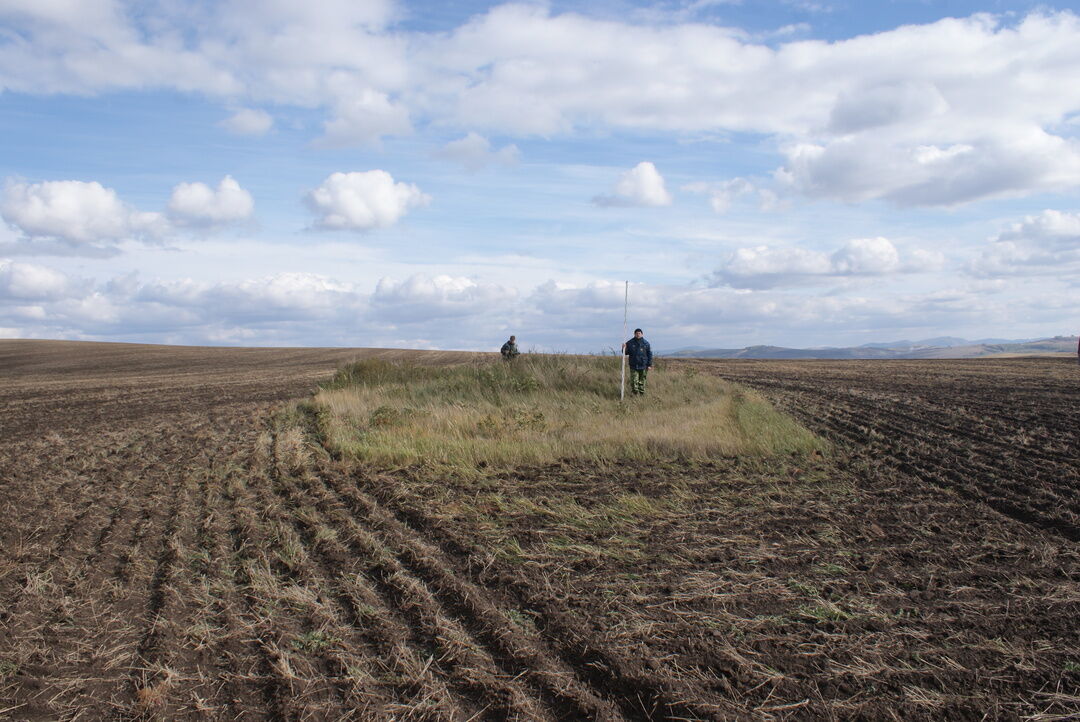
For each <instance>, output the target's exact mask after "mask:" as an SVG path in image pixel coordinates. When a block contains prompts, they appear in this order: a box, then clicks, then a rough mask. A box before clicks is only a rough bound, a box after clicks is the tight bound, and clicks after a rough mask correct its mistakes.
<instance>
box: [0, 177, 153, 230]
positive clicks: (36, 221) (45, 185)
mask: <svg viewBox="0 0 1080 722" xmlns="http://www.w3.org/2000/svg"><path fill="white" fill-rule="evenodd" d="M0 215H2V216H3V218H4V220H6V221H7V222H8V223H10V224H11V225H12V226H14V227H15V228H17V229H18V230H20V231H21V232H22V233H23V234H24V235H25V236H27V237H28V238H51V239H59V240H62V241H67V242H69V243H76V244H83V243H99V242H103V241H120V240H124V239H128V238H152V237H156V236H159V235H160V234H161V233H163V232H164V231H165V230H166V226H167V224H166V222H165V219H164V217H163V216H162V215H161V214H160V213H146V212H140V211H138V210H136V209H134V208H132V207H130V206H129V205H127V204H126V203H124V202H123V201H121V200H120V197H119V196H118V195H117V193H116V191H114V190H113V189H111V188H106V187H104V186H102V185H101V184H100V183H98V182H96V181H91V182H84V181H72V180H65V181H45V182H42V183H26V182H23V181H18V180H10V179H9V180H8V181H7V183H6V184H5V186H4V195H3V199H2V201H0Z"/></svg>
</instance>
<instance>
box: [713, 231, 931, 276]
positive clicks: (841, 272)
mask: <svg viewBox="0 0 1080 722" xmlns="http://www.w3.org/2000/svg"><path fill="white" fill-rule="evenodd" d="M943 263H944V257H943V256H942V255H941V254H940V253H939V252H936V251H926V250H923V249H912V250H911V251H910V252H909V253H907V254H906V255H905V256H901V254H900V252H899V251H898V250H897V248H896V246H895V245H894V244H893V242H892V241H890V240H889V239H888V238H882V237H876V238H853V239H851V240H849V241H847V242H846V243H844V245H843V246H841V247H840V248H839V249H837V250H836V251H834V252H833V253H831V254H829V253H822V252H820V251H813V250H808V249H805V248H799V247H797V246H796V247H777V246H764V245H763V246H753V247H748V248H738V249H736V250H734V251H733V252H732V253H730V254H729V255H728V257H727V258H726V259H725V260H724V262H723V264H722V265H721V266H720V268H718V269H717V270H716V271H714V272H713V274H712V279H711V280H712V283H713V284H714V285H718V286H721V285H722V286H731V287H733V288H752V289H765V288H777V287H783V286H796V285H806V284H809V283H821V282H823V281H829V280H836V279H838V278H842V277H855V276H883V275H888V274H895V273H922V272H928V271H933V270H937V269H939V268H940V267H941V265H942V264H943Z"/></svg>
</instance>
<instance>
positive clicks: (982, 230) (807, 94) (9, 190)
mask: <svg viewBox="0 0 1080 722" xmlns="http://www.w3.org/2000/svg"><path fill="white" fill-rule="evenodd" d="M0 220H2V223H0V338H53V339H81V340H97V341H129V342H145V343H169V344H189V345H239V346H350V347H397V348H440V349H468V350H494V349H498V347H499V346H500V345H501V344H502V342H503V341H504V340H505V339H506V337H507V336H509V335H510V334H515V335H516V336H517V338H518V342H519V346H520V347H521V348H522V349H523V350H536V351H556V352H587V353H592V352H597V353H603V352H607V351H610V350H611V349H613V348H616V347H617V346H618V344H619V342H620V341H621V340H622V335H623V331H622V329H623V311H624V299H625V297H626V295H627V286H626V283H627V282H628V283H629V287H628V295H629V318H628V321H629V324H630V328H631V329H632V328H634V327H635V326H640V327H642V328H643V329H644V330H645V334H646V337H647V338H649V339H650V341H651V342H652V345H653V347H654V348H656V349H661V350H663V349H668V350H673V349H677V348H683V347H688V346H702V347H709V348H739V347H743V346H750V345H760V344H767V345H778V346H792V347H820V346H849V345H859V344H862V343H869V342H884V341H894V340H899V339H912V340H918V339H924V338H931V337H937V336H946V335H947V336H959V337H964V338H968V339H979V338H1038V337H1046V336H1053V335H1059V334H1062V335H1064V334H1075V333H1077V331H1078V330H1080V313H1078V312H1077V309H1078V308H1080V6H1077V5H1076V4H1075V3H1066V2H1050V3H1035V2H1026V1H1018V0H1012V1H1006V0H983V1H982V2H975V1H973V0H954V1H943V0H880V1H878V2H855V0H741V1H740V0H665V1H663V2H634V1H632V0H599V1H597V2H589V3H577V2H568V1H552V2H546V3H545V2H510V3H495V2H482V1H480V0H464V1H459V2H455V1H453V0H441V1H438V2H418V1H414V2H404V1H397V2H395V1H394V0H367V1H360V2H357V1H355V0H320V1H319V2H313V3H297V2H294V1H293V0H221V1H218V0H192V1H191V2H178V1H175V0H143V1H141V2H134V1H129V0H0Z"/></svg>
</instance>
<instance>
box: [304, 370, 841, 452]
mask: <svg viewBox="0 0 1080 722" xmlns="http://www.w3.org/2000/svg"><path fill="white" fill-rule="evenodd" d="M617 371H618V367H617V366H616V364H615V361H614V359H612V358H610V357H606V358H600V357H595V358H589V357H572V356H558V355H534V354H528V355H525V356H521V357H519V358H518V359H516V360H515V361H514V362H512V363H505V362H501V361H495V362H480V363H473V364H461V365H456V366H440V367H435V366H421V365H416V364H409V363H391V362H387V361H381V360H364V361H359V362H356V363H353V364H350V365H348V366H346V367H344V368H342V369H341V370H340V371H339V372H338V374H337V375H336V376H335V377H334V379H333V380H332V381H330V382H329V383H327V384H325V385H324V386H323V387H322V388H321V389H320V390H319V391H318V392H317V393H316V395H315V398H314V407H315V411H316V412H317V413H316V416H317V418H318V419H319V425H320V429H319V430H320V433H321V436H322V438H323V439H324V440H325V441H326V442H327V445H328V446H329V447H330V448H331V449H335V450H337V451H340V452H342V453H344V454H346V455H351V456H354V457H357V458H360V459H363V460H365V461H369V462H372V463H375V464H378V465H386V466H406V465H430V466H437V467H451V468H453V469H456V470H459V471H469V470H476V469H478V468H484V467H488V468H507V467H512V466H517V465H520V464H542V463H549V462H553V461H557V460H560V459H585V460H591V461H597V462H614V461H621V460H649V461H656V460H664V459H672V460H676V459H677V460H695V459H696V460H703V459H707V458H710V457H716V456H736V455H757V456H763V455H772V454H780V453H793V452H794V453H797V452H810V451H813V450H815V449H822V448H823V446H824V442H822V441H821V440H820V439H818V438H817V437H815V436H814V435H813V434H811V433H810V432H809V431H807V430H806V429H804V428H803V427H801V426H799V425H798V424H797V423H795V422H794V421H793V420H792V419H790V418H789V417H787V416H784V415H782V414H780V413H778V412H777V411H776V410H774V409H773V408H772V407H771V406H770V405H769V404H768V403H767V402H766V401H765V400H764V399H762V398H761V397H760V396H758V395H757V394H755V393H754V392H751V391H748V390H746V389H743V388H741V387H738V386H735V385H733V384H730V383H728V382H726V381H723V380H722V379H718V378H715V377H712V376H708V375H705V374H700V373H695V372H693V371H692V370H688V371H665V370H660V371H653V372H652V373H650V375H649V391H648V394H647V395H646V396H645V397H642V398H630V399H628V400H627V401H626V402H620V401H619V391H618V386H617V383H616V382H617Z"/></svg>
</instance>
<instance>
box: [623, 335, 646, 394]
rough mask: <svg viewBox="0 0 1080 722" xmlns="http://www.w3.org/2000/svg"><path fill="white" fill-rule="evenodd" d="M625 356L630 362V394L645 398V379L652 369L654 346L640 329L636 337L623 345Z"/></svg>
mask: <svg viewBox="0 0 1080 722" xmlns="http://www.w3.org/2000/svg"><path fill="white" fill-rule="evenodd" d="M623 355H625V356H628V357H629V360H630V393H631V394H633V395H634V396H644V395H645V378H646V376H647V375H648V373H649V370H650V369H652V346H650V345H649V342H648V341H646V340H645V334H644V332H642V330H641V329H640V328H635V329H634V337H633V338H632V339H630V340H629V341H627V342H626V343H624V344H623Z"/></svg>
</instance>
